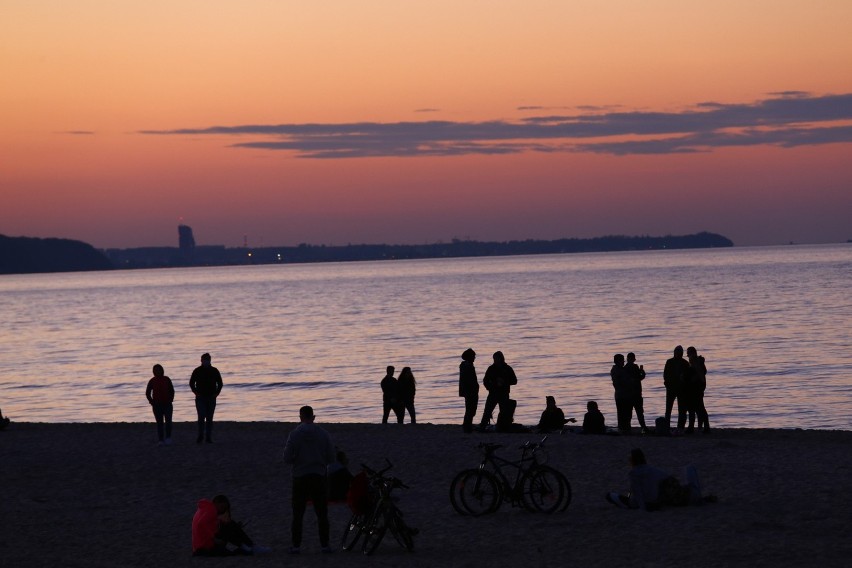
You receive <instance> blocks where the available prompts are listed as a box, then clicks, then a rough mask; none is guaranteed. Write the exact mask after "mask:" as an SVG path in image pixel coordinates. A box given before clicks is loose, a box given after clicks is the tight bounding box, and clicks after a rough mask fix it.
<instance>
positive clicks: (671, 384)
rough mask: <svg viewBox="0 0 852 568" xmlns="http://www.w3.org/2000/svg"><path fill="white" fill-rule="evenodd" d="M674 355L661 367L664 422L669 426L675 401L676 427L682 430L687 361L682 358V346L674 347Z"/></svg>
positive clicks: (687, 369)
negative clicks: (664, 410) (663, 386)
mask: <svg viewBox="0 0 852 568" xmlns="http://www.w3.org/2000/svg"><path fill="white" fill-rule="evenodd" d="M673 355H674V356H673V357H672V358H671V359H669V360H667V361H666V366H665V367H664V368H663V384H664V385H665V387H666V424H667V425H668V426H669V428H671V423H672V408H673V407H674V402H675V401H677V428H678V430H683V426H684V424H686V401H685V400H684V396H683V395H684V392H683V391H684V385H685V381H686V378H687V376H688V375H689V362H688V361H687V360H686V359H684V358H683V347H681V346H680V345H678V346H677V347H675V348H674V354H673Z"/></svg>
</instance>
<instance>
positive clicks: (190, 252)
mask: <svg viewBox="0 0 852 568" xmlns="http://www.w3.org/2000/svg"><path fill="white" fill-rule="evenodd" d="M178 248H179V249H180V256H181V259H182V260H183V262H185V263H186V264H192V263H193V259H194V256H195V254H194V253H195V237H193V236H192V227H190V226H189V225H178Z"/></svg>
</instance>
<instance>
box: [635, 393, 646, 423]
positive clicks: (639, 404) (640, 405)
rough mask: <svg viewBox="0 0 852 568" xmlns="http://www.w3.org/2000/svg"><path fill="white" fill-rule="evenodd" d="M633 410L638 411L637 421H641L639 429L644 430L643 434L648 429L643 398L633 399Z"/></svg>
mask: <svg viewBox="0 0 852 568" xmlns="http://www.w3.org/2000/svg"><path fill="white" fill-rule="evenodd" d="M633 408H634V409H635V410H636V419H637V420H638V421H639V427H640V428H642V431H643V432H644V431H646V430H647V429H648V427H647V426H646V425H645V408H644V405H643V402H642V397H641V396H637V397H635V398H634V399H633Z"/></svg>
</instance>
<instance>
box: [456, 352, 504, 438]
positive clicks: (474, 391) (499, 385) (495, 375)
mask: <svg viewBox="0 0 852 568" xmlns="http://www.w3.org/2000/svg"><path fill="white" fill-rule="evenodd" d="M461 358H462V362H461V364H460V365H459V396H461V397H464V422H463V424H462V428H463V429H464V431H465V432H472V431H473V418H474V416H476V407H477V406H478V405H479V381H478V380H477V379H476V368H475V367H474V366H473V362H474V361H475V360H476V352H475V351H474V350H473V349H466V350H465V352H464V353H462V356H461ZM493 358H494V363H492V364H491V365H490V366H489V367H488V369H487V370H486V371H485V376H484V377H483V379H482V384H483V386H484V387H485V388H486V390H488V398H486V399H485V409H484V411H483V412H482V421H481V422H480V424H479V428H480V429H481V430H484V429H485V428H486V427H487V426H488V423H489V422H490V421H491V416H492V414H493V412H494V409H495V408H496V407H498V406H499V408H500V414H499V415H498V418H497V422H498V424H497V426H498V428H499V426H500V425H501V417H504V418H503V419H502V422H508V423H509V424H511V422H512V415H513V414H514V408H513V403H514V401H512V400H511V399H510V398H509V390H510V389H511V387H512V385H516V384H518V377H517V376H515V370H514V369H512V367H510V366H509V365H508V364H507V363H506V358H505V357H504V356H503V352H502V351H497V352H495V353H494V355H493Z"/></svg>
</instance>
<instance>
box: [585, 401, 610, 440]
mask: <svg viewBox="0 0 852 568" xmlns="http://www.w3.org/2000/svg"><path fill="white" fill-rule="evenodd" d="M586 410H587V412H586V414H585V415H584V416H583V434H606V423H605V422H604V415H603V414H602V413H601V411H600V410H598V403H597V402H595V401H594V400H590V401H589V402H588V403H586Z"/></svg>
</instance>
